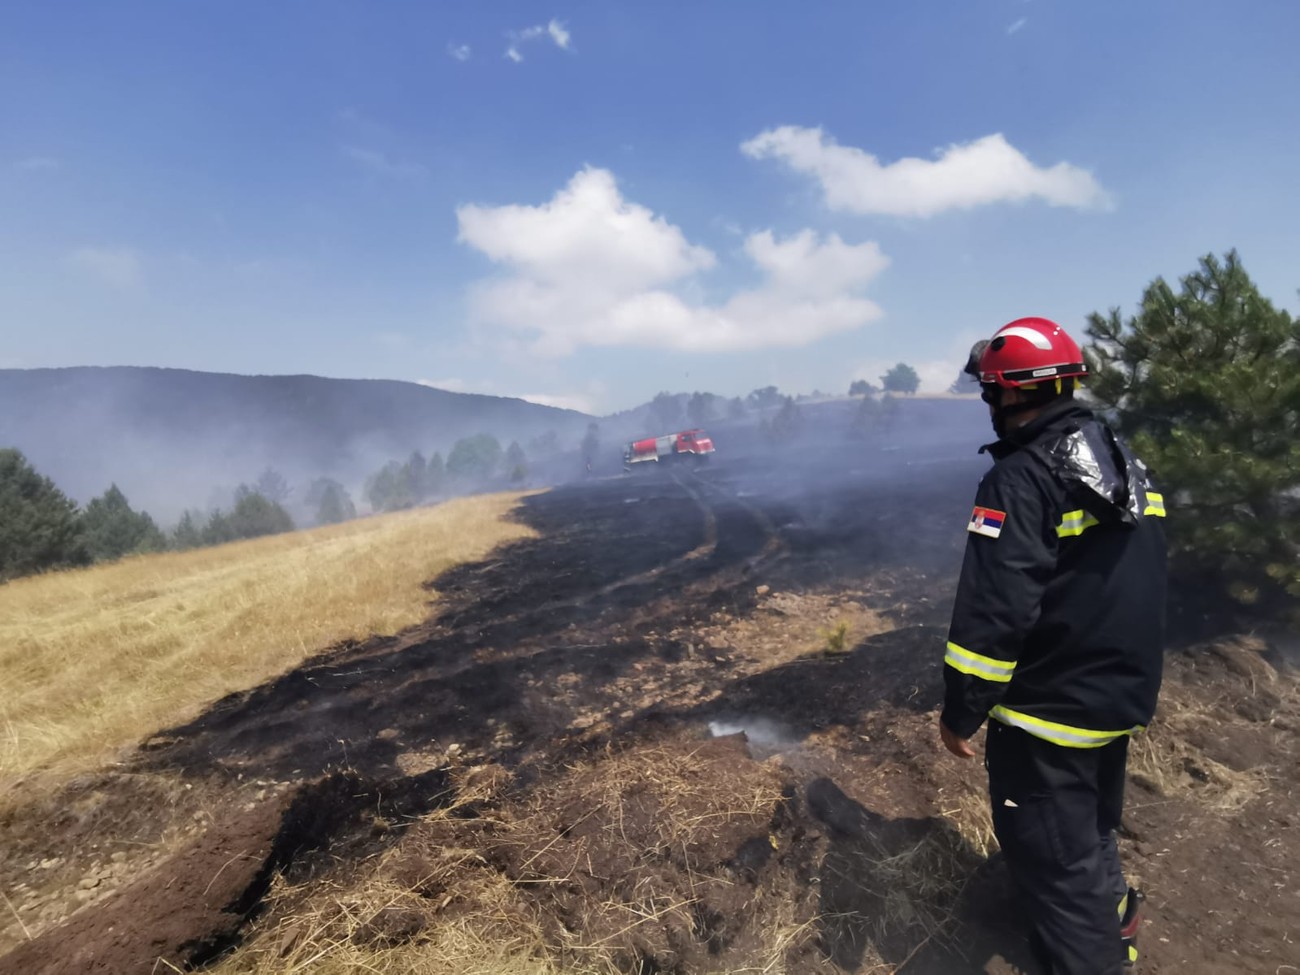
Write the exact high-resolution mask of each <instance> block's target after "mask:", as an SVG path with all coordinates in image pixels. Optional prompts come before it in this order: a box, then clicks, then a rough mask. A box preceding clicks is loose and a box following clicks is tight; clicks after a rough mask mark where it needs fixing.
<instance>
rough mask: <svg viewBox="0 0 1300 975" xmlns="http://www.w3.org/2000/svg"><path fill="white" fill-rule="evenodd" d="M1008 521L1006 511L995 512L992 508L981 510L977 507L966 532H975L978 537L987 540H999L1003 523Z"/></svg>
mask: <svg viewBox="0 0 1300 975" xmlns="http://www.w3.org/2000/svg"><path fill="white" fill-rule="evenodd" d="M1006 520H1007V513H1006V512H1005V511H995V510H993V509H992V508H981V507H980V506H979V505H976V506H975V511H974V513H972V514H971V516H970V524H969V525H967V526H966V530H967V531H968V532H974V533H975V534H976V535H983V536H985V537H986V538H997V537H998V536H999V535H1001V534H1002V523H1003V522H1005V521H1006Z"/></svg>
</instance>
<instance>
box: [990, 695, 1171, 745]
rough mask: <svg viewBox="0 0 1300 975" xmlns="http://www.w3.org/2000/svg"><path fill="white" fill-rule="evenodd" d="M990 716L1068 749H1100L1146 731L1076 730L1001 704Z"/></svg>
mask: <svg viewBox="0 0 1300 975" xmlns="http://www.w3.org/2000/svg"><path fill="white" fill-rule="evenodd" d="M989 714H990V715H992V716H993V717H995V718H997V719H998V720H999V721H1001V722H1002V723H1003V724H1009V725H1011V726H1012V727H1013V728H1019V729H1020V730H1021V731H1027V732H1029V733H1030V734H1031V735H1034V736H1035V737H1038V738H1042V739H1043V740H1044V741H1050V742H1051V743H1052V744H1054V745H1064V746H1066V747H1067V748H1100V747H1101V746H1102V745H1109V744H1110V743H1111V742H1112V741H1117V740H1118V739H1120V738H1123V737H1124V736H1125V735H1131V734H1134V733H1135V732H1138V731H1144V730H1146V729H1145V726H1143V725H1134V726H1133V727H1132V728H1127V729H1125V730H1123V731H1093V730H1092V729H1091V728H1075V727H1073V726H1072V725H1068V724H1057V723H1056V722H1055V721H1044V720H1043V719H1042V718H1035V717H1033V716H1031V715H1028V714H1022V713H1021V712H1020V711H1012V710H1011V709H1010V708H1008V707H1003V706H1002V705H1001V704H999V705H997V706H996V707H994V708H993V710H992V711H990V712H989Z"/></svg>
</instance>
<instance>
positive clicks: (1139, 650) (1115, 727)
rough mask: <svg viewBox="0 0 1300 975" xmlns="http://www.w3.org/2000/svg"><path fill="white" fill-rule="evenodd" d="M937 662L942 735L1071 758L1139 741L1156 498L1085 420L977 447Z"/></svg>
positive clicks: (1066, 409) (1090, 419) (1159, 586)
mask: <svg viewBox="0 0 1300 975" xmlns="http://www.w3.org/2000/svg"><path fill="white" fill-rule="evenodd" d="M981 450H989V451H990V452H991V453H992V455H993V457H994V459H995V464H994V466H993V468H992V469H991V470H990V471H989V472H988V473H987V474H986V475H985V476H984V479H983V480H982V481H981V482H980V486H979V490H978V492H977V493H976V496H975V511H974V513H973V514H972V515H971V521H970V524H969V526H968V528H969V531H970V534H969V535H968V537H967V544H966V556H965V560H964V562H963V564H962V571H961V581H960V583H959V584H958V588H957V598H956V602H955V604H954V607H953V614H952V623H951V626H950V629H949V632H948V647H947V653H946V655H945V657H944V663H945V666H944V682H945V686H946V693H945V697H944V708H943V716H942V717H943V722H944V724H946V725H947V726H948V728H949V729H950V730H952V731H953V732H955V733H956V734H957V735H959V736H961V737H963V738H969V737H970V736H971V735H972V734H974V733H975V731H976V730H977V729H978V728H979V727H980V725H981V724H983V722H984V719H985V717H986V716H991V717H992V718H994V719H996V720H998V721H1000V722H1002V723H1004V724H1008V725H1012V726H1014V727H1017V728H1021V729H1023V730H1024V731H1027V732H1029V733H1031V734H1033V735H1037V736H1038V737H1039V738H1043V739H1046V740H1047V741H1051V742H1054V743H1055V744H1058V745H1065V746H1069V747H1075V748H1090V747H1099V746H1101V745H1105V744H1107V743H1109V742H1111V741H1114V740H1115V739H1117V738H1119V737H1120V736H1122V735H1127V734H1131V733H1133V732H1135V731H1140V730H1142V728H1144V727H1145V726H1146V724H1147V723H1148V722H1149V721H1150V720H1151V717H1152V715H1153V714H1154V713H1155V707H1156V697H1157V695H1158V693H1159V690H1160V681H1161V674H1162V666H1163V649H1164V628H1165V562H1166V553H1165V538H1164V532H1163V530H1162V529H1161V527H1160V522H1159V520H1158V519H1160V518H1163V517H1164V513H1165V508H1164V498H1163V497H1162V496H1161V495H1160V494H1159V493H1157V491H1156V489H1155V487H1154V485H1152V483H1151V481H1150V479H1149V477H1148V476H1147V472H1146V468H1145V466H1144V465H1143V464H1142V462H1141V461H1139V460H1137V459H1136V458H1135V457H1134V456H1133V455H1132V454H1131V453H1130V451H1129V450H1128V448H1127V446H1125V445H1124V444H1123V443H1122V442H1121V441H1119V440H1118V438H1117V437H1116V436H1115V435H1114V434H1113V433H1112V432H1111V431H1110V429H1109V428H1108V427H1107V426H1105V425H1104V424H1103V423H1102V422H1101V421H1100V420H1098V419H1097V418H1096V417H1095V416H1094V415H1093V413H1092V411H1091V410H1089V409H1087V408H1085V407H1083V406H1081V405H1080V404H1078V403H1076V402H1074V401H1073V400H1064V401H1061V402H1058V403H1054V404H1052V405H1051V406H1049V407H1048V408H1047V409H1046V410H1044V412H1043V413H1042V414H1040V415H1039V416H1038V417H1036V418H1035V419H1034V420H1033V421H1031V422H1030V423H1028V424H1026V425H1025V426H1024V427H1022V428H1020V429H1019V430H1016V431H1014V432H1013V433H1012V434H1010V435H1008V436H1007V437H1005V438H1003V439H1002V440H999V441H998V442H997V443H996V444H991V445H986V447H984V448H981Z"/></svg>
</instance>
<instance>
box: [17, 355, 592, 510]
mask: <svg viewBox="0 0 1300 975" xmlns="http://www.w3.org/2000/svg"><path fill="white" fill-rule="evenodd" d="M591 419H592V418H591V417H588V416H586V415H585V414H582V413H578V412H576V411H574V410H565V409H558V408H555V407H550V406H541V405H538V404H535V403H529V402H526V401H524V400H520V399H512V398H508V397H501V396H485V395H480V394H474V393H453V392H450V391H447V390H441V389H433V388H430V387H427V386H422V385H419V384H417V383H409V382H401V381H397V380H384V379H329V378H324V377H321V376H311V375H296V376H266V375H258V376H245V375H237V374H231V373H209V372H198V371H193V370H186V369H166V368H156V367H144V366H73V367H67V368H59V369H0V447H17V448H18V449H20V450H21V451H23V453H24V454H26V455H27V457H28V459H29V460H30V461H31V462H32V463H33V464H34V465H35V466H36V468H37V469H38V470H39V471H41V473H43V474H46V475H48V476H49V477H51V478H52V479H53V480H54V481H55V482H56V483H57V484H58V485H59V486H60V487H61V488H62V489H63V490H64V491H65V492H67V493H68V494H69V495H70V496H72V497H74V498H75V499H77V500H78V501H81V502H85V501H87V500H89V499H90V498H91V497H93V496H95V495H97V494H100V493H102V492H103V491H104V490H105V489H106V488H107V487H108V486H109V484H110V483H112V482H116V483H117V484H118V486H119V487H121V488H122V490H123V491H124V492H126V494H127V496H128V497H129V498H130V500H131V503H132V505H133V506H135V507H137V508H139V507H144V508H146V509H148V510H150V511H151V512H153V513H155V515H156V516H160V517H163V518H167V517H171V516H174V514H176V513H178V512H179V511H180V510H181V509H182V508H185V507H194V506H202V505H204V504H205V503H206V501H207V499H208V497H209V496H210V494H211V492H212V490H213V487H214V486H217V485H234V484H237V483H239V482H241V481H251V480H253V479H255V478H256V477H257V475H258V473H259V472H260V471H262V470H263V469H265V468H267V467H274V468H276V469H277V470H279V471H280V472H281V473H283V474H284V475H285V477H286V478H288V479H289V481H290V482H291V483H295V482H302V481H305V480H309V479H311V478H315V477H320V476H329V477H334V478H336V479H338V480H340V481H343V482H344V483H345V484H347V485H349V486H350V487H354V488H355V487H357V486H359V484H360V482H361V481H362V480H363V479H364V478H365V477H366V476H367V475H368V474H370V473H372V472H373V471H374V470H375V469H377V468H378V467H380V466H381V465H383V464H384V463H385V462H386V461H388V460H394V459H404V458H405V457H407V456H408V455H409V454H410V453H411V451H413V450H420V451H422V452H423V453H425V454H426V455H429V454H431V453H433V452H434V451H441V452H442V453H443V454H444V456H445V455H446V452H447V451H448V450H449V449H450V448H451V446H452V445H453V444H454V443H455V442H456V441H457V440H459V439H461V438H462V437H467V436H472V435H474V434H477V433H489V434H492V435H493V436H495V437H497V438H498V439H499V440H500V441H501V442H502V445H503V446H504V445H505V444H507V443H509V442H510V441H511V440H518V441H520V443H521V444H524V445H525V446H526V445H527V442H528V441H529V440H531V439H533V438H536V437H541V436H544V435H545V434H547V433H554V434H555V435H556V437H557V438H558V439H559V442H560V444H561V446H562V447H563V448H564V449H570V450H571V449H576V448H577V446H578V442H579V440H580V439H581V437H582V433H583V431H584V430H585V428H586V424H587V423H588V422H589V421H590V420H591Z"/></svg>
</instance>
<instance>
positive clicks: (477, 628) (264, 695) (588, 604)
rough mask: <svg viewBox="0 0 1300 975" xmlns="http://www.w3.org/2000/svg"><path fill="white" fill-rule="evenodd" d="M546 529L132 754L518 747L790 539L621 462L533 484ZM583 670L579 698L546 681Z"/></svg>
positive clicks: (278, 771)
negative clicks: (576, 480)
mask: <svg viewBox="0 0 1300 975" xmlns="http://www.w3.org/2000/svg"><path fill="white" fill-rule="evenodd" d="M520 517H521V518H522V520H524V521H525V522H527V523H528V524H529V525H530V526H532V527H534V528H535V529H536V530H537V531H538V532H539V533H540V537H539V538H537V539H533V540H529V541H525V542H521V543H516V544H514V545H511V546H509V547H507V548H506V549H503V550H501V551H498V552H497V553H494V559H493V560H492V561H490V562H485V563H480V564H477V565H472V566H464V567H461V568H459V569H456V570H453V571H452V572H450V573H447V574H446V575H444V576H443V577H442V578H440V579H438V580H435V582H434V583H433V584H432V587H431V588H433V589H435V590H436V591H437V592H438V593H439V594H440V596H441V598H442V600H443V602H444V604H445V605H446V609H445V610H443V612H442V613H441V614H440V615H439V616H438V617H437V618H436V619H435V620H433V621H431V622H430V623H429V624H427V625H425V626H423V627H420V628H417V629H416V630H414V631H408V632H407V633H405V634H403V635H401V636H399V637H396V638H391V639H380V640H375V641H371V642H368V643H365V644H361V645H356V646H349V647H342V648H339V649H337V650H335V651H333V652H331V653H327V654H325V655H322V656H321V657H317V658H315V659H313V660H312V661H309V662H308V663H307V664H305V665H304V666H301V667H299V668H297V669H295V670H293V671H291V672H290V673H287V674H285V675H284V676H282V677H280V678H278V679H276V680H274V681H271V682H269V683H267V684H264V685H262V686H260V687H258V688H255V689H253V690H251V691H247V692H242V693H238V694H234V695H230V696H229V697H227V698H225V699H223V700H221V701H219V702H217V703H216V704H214V705H213V706H212V707H211V708H209V709H208V711H207V712H206V713H204V714H203V715H201V716H200V717H199V718H197V719H196V720H194V721H192V722H190V723H188V724H186V725H183V726H179V727H176V728H171V729H168V730H167V731H165V732H162V733H161V734H159V735H156V736H154V738H152V739H150V740H149V741H147V742H146V743H145V744H144V745H143V747H142V750H141V754H140V758H139V762H140V763H141V764H143V765H145V766H146V767H150V768H168V769H179V770H181V771H182V772H184V773H185V774H188V775H193V776H208V775H213V774H216V775H244V776H245V777H256V778H264V779H277V780H281V781H293V780H300V779H308V778H312V777H314V776H317V775H320V774H323V773H326V772H329V771H331V770H335V769H349V770H353V771H356V772H358V773H360V774H363V775H366V776H371V777H375V778H381V779H382V778H390V777H392V778H400V777H402V776H403V775H404V771H403V766H404V765H407V766H408V767H409V764H408V762H407V761H404V759H409V755H410V753H412V752H431V753H432V752H436V751H438V750H439V749H445V748H446V747H447V746H449V745H451V744H456V745H459V746H461V747H462V748H463V749H464V750H465V753H466V754H478V755H481V756H484V757H486V756H491V757H493V758H494V759H496V760H503V759H504V760H507V761H517V760H522V759H523V758H524V757H525V756H527V757H529V758H533V757H540V756H539V752H545V751H546V750H548V749H550V748H551V747H553V746H555V745H558V744H560V743H561V742H562V741H564V740H566V739H567V738H569V737H572V734H573V733H572V731H571V729H570V725H571V723H572V721H573V709H574V707H575V706H577V705H581V706H583V707H584V709H586V710H590V709H591V708H592V707H593V706H594V707H597V708H600V707H608V708H610V709H613V710H617V709H619V708H620V707H621V706H622V704H621V702H620V701H619V700H618V692H617V690H616V688H615V684H616V683H618V682H620V681H621V680H622V679H624V678H626V677H627V676H628V675H629V674H631V673H635V672H638V671H639V670H640V667H641V666H644V665H645V664H646V663H648V662H651V661H658V662H660V664H661V665H662V664H663V663H664V662H665V661H668V662H672V661H675V660H678V659H680V657H682V656H684V655H685V654H686V653H687V652H688V651H687V650H686V648H684V647H682V646H678V645H677V644H675V643H672V642H671V641H668V642H665V641H664V640H663V639H662V638H660V637H659V636H658V634H659V633H661V632H662V631H666V630H669V629H674V628H679V627H681V626H682V625H683V624H686V625H689V624H691V623H692V622H693V621H696V620H700V619H704V618H707V616H708V615H709V614H711V613H713V612H716V611H718V610H720V609H722V610H726V611H727V612H730V613H744V612H747V611H749V610H750V609H752V604H753V599H754V594H753V586H752V585H750V584H749V581H750V580H749V577H748V573H749V572H750V570H751V567H752V565H753V564H754V563H755V560H756V559H760V558H764V557H767V556H770V555H772V554H773V553H774V552H775V551H777V550H778V549H779V547H780V541H779V537H778V536H777V534H776V532H775V530H774V528H773V527H772V524H771V522H770V520H768V519H766V518H765V516H764V515H763V513H762V511H761V509H760V508H759V507H758V506H757V505H756V504H753V503H751V502H746V501H744V500H743V499H739V498H737V497H735V495H734V493H732V492H730V491H728V490H727V488H726V487H725V486H720V485H717V484H713V483H710V482H709V481H708V480H706V479H704V478H701V477H696V476H690V477H686V476H680V475H679V476H670V477H662V476H656V477H646V478H625V479H619V480H613V481H602V482H597V483H588V484H585V485H581V486H576V487H569V488H561V489H558V490H556V491H553V492H550V493H548V494H546V495H540V496H536V497H534V498H530V499H528V500H527V501H526V503H525V504H524V506H523V509H522V511H521V513H520ZM562 679H563V680H566V681H574V680H576V681H578V682H579V683H580V686H581V700H578V701H573V700H571V695H564V696H561V695H557V694H556V693H554V691H555V688H556V683H557V681H560V680H562Z"/></svg>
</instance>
